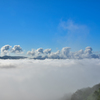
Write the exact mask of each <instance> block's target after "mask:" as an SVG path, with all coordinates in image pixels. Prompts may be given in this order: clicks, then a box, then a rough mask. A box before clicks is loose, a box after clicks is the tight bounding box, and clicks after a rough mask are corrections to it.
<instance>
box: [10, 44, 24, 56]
mask: <svg viewBox="0 0 100 100" xmlns="http://www.w3.org/2000/svg"><path fill="white" fill-rule="evenodd" d="M22 51H23V50H22V48H21V47H20V45H15V46H14V47H13V48H12V49H11V53H16V54H19V53H22Z"/></svg>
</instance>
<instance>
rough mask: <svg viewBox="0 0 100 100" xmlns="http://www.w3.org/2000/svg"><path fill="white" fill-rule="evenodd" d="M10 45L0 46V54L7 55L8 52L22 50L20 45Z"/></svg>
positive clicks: (18, 52) (17, 52) (16, 52)
mask: <svg viewBox="0 0 100 100" xmlns="http://www.w3.org/2000/svg"><path fill="white" fill-rule="evenodd" d="M11 47H12V46H10V45H4V46H3V47H1V55H9V54H10V53H15V54H20V53H22V51H23V50H22V48H21V47H20V45H15V46H14V47H13V48H11Z"/></svg>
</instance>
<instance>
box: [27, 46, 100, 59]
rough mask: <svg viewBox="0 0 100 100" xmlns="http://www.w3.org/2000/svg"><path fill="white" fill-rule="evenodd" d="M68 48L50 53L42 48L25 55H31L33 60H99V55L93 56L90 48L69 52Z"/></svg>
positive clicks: (49, 50)
mask: <svg viewBox="0 0 100 100" xmlns="http://www.w3.org/2000/svg"><path fill="white" fill-rule="evenodd" d="M70 50H71V48H70V47H64V48H62V50H61V51H60V50H58V51H56V52H51V49H45V50H44V51H43V49H42V48H39V49H37V50H32V51H28V52H27V54H28V55H31V56H32V57H33V59H85V58H89V59H91V58H100V54H94V53H93V52H92V48H91V47H86V48H85V50H82V49H81V50H79V51H77V52H71V51H70Z"/></svg>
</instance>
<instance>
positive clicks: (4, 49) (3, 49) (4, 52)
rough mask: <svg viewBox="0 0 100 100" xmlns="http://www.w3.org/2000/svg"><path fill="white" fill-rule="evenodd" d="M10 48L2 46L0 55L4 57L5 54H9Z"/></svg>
mask: <svg viewBox="0 0 100 100" xmlns="http://www.w3.org/2000/svg"><path fill="white" fill-rule="evenodd" d="M10 48H11V46H10V45H4V46H3V47H2V48H1V54H2V55H6V54H9V51H8V50H9V49H10Z"/></svg>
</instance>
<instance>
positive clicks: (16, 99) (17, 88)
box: [0, 59, 100, 100]
mask: <svg viewBox="0 0 100 100" xmlns="http://www.w3.org/2000/svg"><path fill="white" fill-rule="evenodd" d="M0 68H1V70H0V100H7V99H8V100H59V98H61V97H63V96H64V95H65V94H67V93H72V92H75V91H76V90H77V89H80V88H83V87H88V86H93V85H95V84H97V83H99V82H100V59H91V60H90V59H82V60H77V59H63V60H58V59H54V60H52V59H46V60H33V59H30V60H29V59H28V60H26V59H24V60H0ZM62 100H63V99H62Z"/></svg>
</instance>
